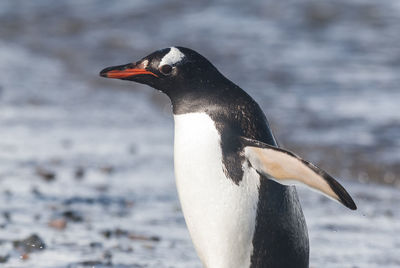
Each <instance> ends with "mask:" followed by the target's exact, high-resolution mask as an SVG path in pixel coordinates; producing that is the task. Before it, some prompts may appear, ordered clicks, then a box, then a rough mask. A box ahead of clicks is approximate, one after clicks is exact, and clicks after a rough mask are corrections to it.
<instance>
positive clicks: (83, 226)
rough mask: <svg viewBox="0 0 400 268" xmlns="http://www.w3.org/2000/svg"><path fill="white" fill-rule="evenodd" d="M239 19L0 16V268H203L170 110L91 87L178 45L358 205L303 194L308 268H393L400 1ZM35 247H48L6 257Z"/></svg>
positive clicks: (203, 6) (0, 11) (34, 7)
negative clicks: (181, 185) (177, 166)
mask: <svg viewBox="0 0 400 268" xmlns="http://www.w3.org/2000/svg"><path fill="white" fill-rule="evenodd" d="M246 3H247V4H246V5H245V6H244V5H243V1H219V4H213V3H211V2H208V1H198V2H196V3H194V2H191V1H118V2H115V3H114V2H111V1H78V0H73V1H50V0H49V1H46V0H38V1H32V2H28V1H18V0H13V1H2V2H1V3H0V23H1V26H0V129H1V131H0V262H3V263H0V266H2V267H3V266H4V267H10V268H11V267H52V268H53V267H57V268H58V267H60V268H61V267H62V268H64V267H65V268H66V267H71V268H72V267H73V268H75V267H119V268H125V267H201V265H200V262H199V260H198V258H197V256H196V254H195V252H194V249H193V246H192V244H191V241H190V238H189V235H188V232H187V230H186V227H185V223H184V220H183V217H182V214H181V211H180V206H179V202H178V200H177V195H176V190H175V184H174V176H173V155H172V151H173V148H172V145H173V144H172V142H173V121H172V116H171V115H170V108H169V104H168V102H167V100H166V98H165V97H163V96H161V95H160V94H159V93H155V92H154V91H153V90H151V89H150V88H148V87H145V86H140V85H136V84H133V83H128V82H124V81H116V80H113V81H109V80H105V79H103V78H100V77H98V72H99V71H100V70H101V69H102V68H103V67H106V66H110V65H116V64H123V63H128V62H130V61H135V60H138V59H140V58H141V57H142V56H144V55H146V54H147V53H150V52H152V51H153V50H155V49H159V48H163V47H169V46H171V45H183V46H188V47H192V48H194V49H196V50H198V51H199V52H201V53H202V54H204V55H205V56H207V57H208V58H209V59H210V60H211V61H212V62H214V63H215V64H216V65H217V67H218V68H219V69H220V70H221V71H222V72H223V73H225V74H226V75H227V76H228V77H229V78H231V79H232V80H233V81H236V82H238V83H239V84H240V86H242V87H243V88H245V89H246V90H247V91H248V92H249V93H250V94H251V95H253V96H254V97H255V98H256V99H257V101H258V102H259V103H260V104H261V106H262V108H263V109H264V110H265V111H266V113H267V115H268V117H269V119H270V120H271V123H272V126H273V128H274V130H275V134H276V136H277V137H278V140H279V141H280V142H281V144H282V145H283V146H284V147H285V148H287V149H291V150H294V151H296V152H298V153H300V155H302V156H304V157H306V158H308V159H310V160H313V161H314V162H317V163H319V165H320V166H321V167H323V168H325V169H327V170H328V171H330V172H331V173H332V174H334V175H336V176H338V177H340V178H341V179H340V181H341V182H343V184H344V185H345V186H346V188H347V189H348V190H349V192H350V193H351V194H352V195H353V196H354V197H355V201H356V203H357V205H358V207H359V210H358V211H356V212H352V211H349V210H347V209H345V208H343V207H341V206H339V205H338V204H336V203H333V202H331V201H330V200H327V199H325V198H324V197H321V196H319V195H317V194H315V193H313V192H309V191H307V190H303V189H299V190H300V196H301V200H302V203H303V207H304V213H305V215H306V219H307V223H308V228H309V235H310V242H311V265H310V267H399V266H400V254H399V252H400V236H399V232H400V207H399V204H400V190H399V188H398V187H399V175H398V174H400V167H399V163H400V110H399V106H398V103H399V100H400V93H399V92H400V90H399V85H400V83H399V82H400V81H399V79H400V76H399V75H398V73H399V71H400V58H399V55H400V47H399V46H398V44H399V42H400V40H399V39H400V36H399V34H398V33H399V27H400V25H399V21H400V15H399V14H400V5H399V3H398V1H396V0H385V1H380V2H379V3H378V2H375V1H367V0H364V1H361V0H358V1H337V2H335V4H330V3H321V2H320V1H294V0H293V1H276V2H273V1H269V2H264V3H260V1H247V2H246ZM370 180H372V181H375V182H379V183H386V184H388V185H386V186H385V185H382V184H374V183H368V184H367V183H365V181H370ZM54 220H59V221H61V222H63V221H64V223H65V226H64V227H62V225H61V227H60V226H59V227H54ZM49 224H50V225H51V224H53V225H52V226H53V227H50V226H49ZM32 234H37V235H38V236H39V237H40V238H41V239H42V240H43V242H44V243H45V245H46V247H45V248H43V249H40V250H39V249H36V248H35V247H34V246H32V248H35V250H33V249H32V250H28V249H27V248H21V247H18V246H15V245H16V244H18V243H16V242H15V241H22V240H24V239H26V238H28V237H29V236H31V235H32ZM27 251H29V252H27Z"/></svg>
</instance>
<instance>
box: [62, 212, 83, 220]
mask: <svg viewBox="0 0 400 268" xmlns="http://www.w3.org/2000/svg"><path fill="white" fill-rule="evenodd" d="M62 215H63V216H64V217H65V219H67V220H69V221H72V222H83V216H82V214H81V213H80V212H78V211H75V210H66V211H64V212H63V213H62Z"/></svg>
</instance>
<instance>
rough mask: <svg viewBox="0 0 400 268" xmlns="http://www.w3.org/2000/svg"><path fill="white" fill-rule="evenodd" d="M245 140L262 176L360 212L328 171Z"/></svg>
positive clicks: (251, 158) (279, 151)
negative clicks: (314, 191)
mask: <svg viewBox="0 0 400 268" xmlns="http://www.w3.org/2000/svg"><path fill="white" fill-rule="evenodd" d="M241 139H242V142H243V145H244V155H245V157H246V159H247V160H248V161H249V162H250V164H251V166H252V167H253V168H255V169H256V170H257V171H258V172H259V173H261V174H262V175H264V176H266V177H267V178H269V179H272V180H274V181H276V182H278V183H280V184H283V185H296V184H303V185H306V186H308V187H310V188H312V189H313V190H317V191H319V192H321V193H322V194H324V195H326V196H328V197H330V198H332V199H334V200H336V201H338V202H340V203H342V204H343V205H344V206H346V207H348V208H349V209H352V210H355V209H357V206H356V204H355V203H354V201H353V199H352V198H351V196H350V195H349V194H348V193H347V191H346V190H345V189H344V187H343V186H342V185H340V183H339V182H337V181H336V180H335V179H334V178H333V177H332V176H330V175H329V174H328V173H326V172H325V171H324V170H322V169H320V168H318V167H317V166H315V165H314V164H312V163H310V162H308V161H306V160H303V159H302V158H300V157H299V156H297V155H295V154H294V153H292V152H289V151H286V150H284V149H282V148H278V147H275V146H271V145H268V144H266V143H263V142H260V141H257V140H252V139H248V138H245V137H241Z"/></svg>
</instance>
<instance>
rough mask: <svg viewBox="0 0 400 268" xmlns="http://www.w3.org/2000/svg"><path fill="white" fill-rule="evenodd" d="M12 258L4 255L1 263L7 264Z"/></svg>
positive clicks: (0, 260)
mask: <svg viewBox="0 0 400 268" xmlns="http://www.w3.org/2000/svg"><path fill="white" fill-rule="evenodd" d="M9 258H10V255H8V254H7V255H4V256H0V263H6V262H7V261H8V259H9Z"/></svg>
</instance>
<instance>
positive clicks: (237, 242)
mask: <svg viewBox="0 0 400 268" xmlns="http://www.w3.org/2000/svg"><path fill="white" fill-rule="evenodd" d="M174 119H175V146H174V151H175V157H174V158H175V176H176V182H177V188H178V193H179V198H180V201H181V205H182V210H183V213H184V216H185V220H186V224H187V226H188V228H189V232H190V235H191V237H192V240H193V243H194V245H195V248H196V250H197V253H198V255H199V257H200V259H201V260H202V262H203V264H204V266H205V267H208V268H224V267H229V268H235V267H238V268H243V267H249V265H250V256H251V253H252V239H253V233H254V228H255V218H256V210H257V202H258V187H259V176H258V174H257V173H256V172H255V170H254V169H252V168H247V167H243V168H244V177H243V179H242V181H241V182H240V184H239V185H236V184H235V183H233V181H232V180H230V179H228V178H227V177H226V175H225V173H224V171H223V163H222V151H221V147H220V135H219V133H218V131H217V129H216V128H215V125H214V122H213V121H212V120H211V118H210V117H209V116H208V115H206V114H204V113H191V114H183V115H175V116H174Z"/></svg>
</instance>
